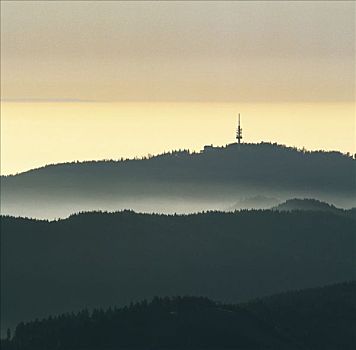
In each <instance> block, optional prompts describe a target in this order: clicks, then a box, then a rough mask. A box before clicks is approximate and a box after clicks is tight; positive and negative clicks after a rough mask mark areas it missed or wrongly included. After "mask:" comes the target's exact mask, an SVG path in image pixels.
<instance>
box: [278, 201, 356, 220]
mask: <svg viewBox="0 0 356 350" xmlns="http://www.w3.org/2000/svg"><path fill="white" fill-rule="evenodd" d="M272 209H273V210H277V211H291V210H304V211H305V210H307V211H324V212H327V213H333V214H338V215H348V216H353V217H354V218H356V216H355V215H356V211H355V210H356V208H351V209H349V210H345V209H341V208H337V207H335V206H334V205H332V204H329V203H326V202H322V201H319V200H317V199H313V198H304V199H301V198H293V199H288V200H286V201H285V202H283V203H280V204H278V205H277V206H275V207H273V208H272Z"/></svg>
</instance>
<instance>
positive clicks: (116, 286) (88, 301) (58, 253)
mask: <svg viewBox="0 0 356 350" xmlns="http://www.w3.org/2000/svg"><path fill="white" fill-rule="evenodd" d="M355 235H356V220H355V219H353V218H352V217H348V216H342V215H334V214H332V213H325V212H307V211H296V212H294V211H293V212H277V211H268V210H266V211H242V212H236V213H221V212H209V213H204V214H196V215H171V216H166V215H149V214H137V213H134V212H130V211H125V212H119V213H113V214H109V213H99V212H97V213H83V214H79V215H74V216H71V217H70V218H68V219H66V220H58V221H52V222H48V221H39V220H30V219H23V218H13V217H2V218H1V296H2V297H1V303H2V304H1V317H2V320H1V321H2V322H1V326H2V327H7V326H9V325H12V326H14V325H15V324H16V323H18V322H19V321H21V320H29V319H34V318H36V317H44V316H45V315H48V314H55V313H61V312H66V311H72V310H73V311H75V310H79V309H82V308H84V307H86V306H88V307H95V306H109V305H114V304H115V305H123V304H127V303H129V302H130V301H131V300H139V299H144V298H149V297H152V296H154V295H202V296H206V297H209V298H212V299H215V300H221V301H224V302H238V301H243V300H248V299H250V298H254V297H258V296H263V295H267V294H272V293H277V292H281V291H285V290H288V289H296V288H306V287H312V286H319V285H324V284H328V283H334V282H338V281H339V282H340V281H345V280H350V279H354V278H355V254H354V253H355V246H354V242H355Z"/></svg>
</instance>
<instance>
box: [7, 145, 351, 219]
mask: <svg viewBox="0 0 356 350" xmlns="http://www.w3.org/2000/svg"><path fill="white" fill-rule="evenodd" d="M355 175H356V160H355V159H353V157H351V156H349V155H345V154H342V153H340V152H323V151H313V152H308V151H305V150H297V149H295V148H291V147H286V146H281V145H277V144H270V143H260V144H241V145H237V144H230V145H227V146H226V147H206V148H205V149H204V151H202V152H201V153H190V152H188V151H177V152H171V153H166V154H161V155H158V156H154V157H151V158H147V159H132V160H121V161H90V162H82V163H79V162H75V163H64V164H57V165H48V166H45V167H43V168H39V169H34V170H31V171H28V172H25V173H21V174H17V175H12V176H5V177H4V176H2V177H1V187H2V202H1V204H2V205H1V207H2V214H8V215H15V216H29V217H38V218H56V217H65V216H68V215H70V214H71V213H73V212H77V211H91V210H98V209H100V210H110V211H112V210H121V209H133V210H136V211H143V212H164V213H174V212H177V213H188V212H197V211H202V210H209V209H210V210H211V209H218V210H225V209H226V208H229V207H231V206H232V205H233V204H234V203H236V202H237V201H239V200H241V199H243V198H246V197H255V196H261V195H262V196H264V197H271V198H281V199H282V200H284V199H287V198H291V197H313V198H319V199H322V200H325V201H329V202H332V203H336V204H338V205H341V206H344V207H350V206H353V205H354V203H355V198H356V183H355ZM39 208H40V209H39Z"/></svg>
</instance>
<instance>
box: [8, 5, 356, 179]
mask: <svg viewBox="0 0 356 350" xmlns="http://www.w3.org/2000/svg"><path fill="white" fill-rule="evenodd" d="M1 98H2V125H5V123H6V125H5V128H6V130H9V125H10V124H11V125H12V129H11V130H12V132H11V133H10V134H8V135H5V136H4V131H3V130H2V135H3V136H4V137H3V139H4V141H3V140H2V155H5V153H6V154H7V156H6V159H7V158H8V159H11V162H12V163H14V162H15V163H16V164H17V165H14V164H13V165H12V166H10V165H8V163H7V161H3V162H2V172H3V173H7V172H13V171H16V170H20V169H24V168H26V167H31V164H32V165H33V166H35V165H38V163H40V164H42V163H44V162H48V161H49V160H48V159H47V158H42V156H41V154H42V153H41V149H45V148H50V149H51V147H55V145H52V144H51V142H52V141H51V138H50V137H49V139H47V140H45V139H44V140H43V144H41V145H40V146H39V150H38V151H37V154H36V156H35V157H34V161H33V162H32V163H31V162H30V163H29V164H27V163H28V162H27V163H26V164H27V165H26V166H24V163H23V161H24V159H22V158H21V157H20V155H21V150H22V149H23V148H24V147H25V145H24V144H23V141H22V139H23V138H22V137H21V134H20V132H18V133H16V130H17V129H18V128H17V126H19V129H21V126H20V124H21V123H22V121H21V120H23V119H24V118H25V119H26V123H28V125H27V128H28V129H27V130H28V135H31V134H33V135H37V134H38V133H40V134H43V133H47V134H50V133H51V132H52V131H53V130H52V128H53V126H51V129H46V128H47V127H49V126H48V123H40V122H38V120H39V118H40V119H41V118H42V120H43V118H52V119H51V122H52V123H54V124H55V125H56V126H57V128H58V129H59V130H61V143H62V144H68V142H69V141H70V139H68V140H69V141H68V142H67V138H68V137H72V136H68V135H71V134H72V133H75V130H74V131H73V130H70V131H68V129H66V127H67V126H68V124H63V121H64V120H67V119H68V115H73V113H74V114H75V111H76V110H77V109H78V108H80V107H78V106H77V105H76V104H78V103H86V102H91V103H92V106H93V110H97V111H100V114H98V115H97V116H96V117H95V116H93V115H92V113H91V118H97V120H96V122H99V120H102V122H103V123H109V124H108V125H107V124H106V125H105V128H110V123H111V122H112V123H113V122H115V127H118V125H119V126H120V128H121V132H122V133H123V135H125V134H126V137H127V140H126V141H125V142H126V144H128V147H130V146H129V144H130V142H132V143H135V146H132V150H134V149H135V150H136V146H137V144H140V142H141V146H142V147H141V149H140V150H137V154H136V155H138V156H139V155H142V154H145V153H148V152H145V151H146V150H147V144H148V143H149V141H150V139H149V137H148V135H147V136H144V135H141V136H140V137H139V138H138V137H137V135H131V134H128V131H127V132H123V130H125V125H128V124H127V123H126V124H125V123H121V122H120V118H122V116H123V115H124V111H127V109H125V108H126V107H127V104H126V103H127V102H137V103H138V104H137V106H136V107H135V106H133V105H131V107H132V108H134V109H135V108H136V109H137V108H141V110H140V112H137V113H136V115H135V117H134V116H132V118H131V119H130V123H134V124H135V123H140V124H141V125H142V127H143V128H145V127H146V125H147V123H150V120H153V119H154V118H160V115H159V113H161V112H162V110H165V109H164V108H163V107H162V108H163V109H162V108H161V107H157V109H155V110H152V109H149V111H150V112H151V113H154V115H152V114H149V113H146V111H145V108H146V107H147V105H145V104H142V102H146V103H147V102H148V103H152V102H155V103H167V102H172V103H173V102H180V103H185V104H186V107H187V108H188V106H193V105H192V104H190V102H196V103H199V105H200V104H205V105H204V107H202V109H197V108H192V109H190V110H187V109H184V108H185V107H184V108H183V107H182V108H183V109H181V111H183V110H185V115H179V114H177V112H178V111H179V108H178V107H177V105H174V104H171V108H173V107H174V106H176V107H175V108H176V109H175V110H174V111H173V110H172V109H169V110H165V116H166V117H168V118H170V117H169V116H172V125H171V127H173V125H176V120H174V121H173V118H176V119H177V120H179V119H183V118H187V116H188V115H189V118H191V119H194V120H195V121H194V122H192V125H195V127H196V128H197V129H194V130H193V131H194V132H195V134H197V133H198V132H199V128H200V127H201V125H200V124H199V123H198V122H197V121H200V120H203V119H204V116H203V115H201V112H202V111H204V110H205V111H207V108H208V110H209V105H210V106H211V109H210V112H211V111H215V115H216V118H215V124H213V125H212V129H211V130H210V133H211V135H214V134H215V132H216V130H219V127H218V124H219V123H220V121H221V120H222V119H221V118H223V119H224V118H225V119H224V120H230V121H231V120H234V118H235V115H236V112H238V111H239V109H241V108H242V105H243V106H244V107H243V109H244V111H245V113H246V118H249V113H250V114H251V115H254V113H255V114H256V112H253V110H254V111H256V108H257V109H258V108H259V107H257V106H263V108H264V109H259V113H261V114H264V115H265V116H266V118H269V120H270V121H271V123H272V124H273V123H275V122H277V120H276V121H274V120H273V113H274V112H273V111H275V110H276V108H277V109H278V105H280V106H282V105H283V107H281V108H280V110H283V111H284V113H286V119H285V120H286V121H287V120H289V119H288V118H290V116H288V108H286V105H288V104H290V106H291V110H294V111H296V109H298V107H296V104H301V105H300V106H304V107H300V110H299V112H298V113H299V114H298V116H299V120H300V121H301V122H302V123H306V122H307V121H308V120H309V121H311V123H310V125H314V126H315V127H317V124H316V123H315V121H316V120H318V121H319V122H320V121H322V120H323V118H322V115H323V114H325V113H326V111H327V110H328V109H327V108H328V106H329V107H330V106H331V105H332V106H333V107H332V108H331V110H333V111H336V115H335V123H338V126H337V127H336V129H338V130H340V132H342V133H344V135H343V138H344V139H345V140H346V141H343V143H342V142H341V143H340V142H338V141H337V138H335V137H334V138H331V137H332V135H333V134H334V132H333V128H334V127H335V126H333V125H329V123H327V125H329V126H330V128H328V129H326V130H324V129H323V128H322V129H323V130H324V131H323V132H324V137H322V135H319V136H318V137H316V139H318V140H320V142H319V143H318V144H316V145H315V144H313V143H311V142H310V141H312V140H311V139H310V140H308V139H307V138H306V137H304V136H302V135H301V137H300V139H299V142H297V143H296V145H298V146H303V145H305V146H306V147H308V146H309V147H314V148H318V147H319V148H327V149H332V148H334V149H340V150H343V151H354V136H355V134H354V112H355V110H354V99H355V3H354V2H351V1H350V2H340V1H338V2H331V1H317V2H292V1H286V2H269V1H266V2H252V1H247V2H237V1H231V2H223V1H220V2H212V1H209V2H202V1H198V2H187V1H182V2H158V1H157V2H156V1H154V2H148V1H144V2H119V1H118V2H114V1H88V2H86V1H78V2H76V1H38V2H36V1H19V2H16V1H1ZM44 101H45V102H48V103H50V104H51V108H52V109H51V110H52V113H51V114H47V115H46V116H45V117H44V116H43V115H42V114H41V113H42V112H43V110H41V111H39V108H40V107H38V102H42V103H43V102H44ZM79 101H81V102H79ZM20 102H21V103H22V104H23V103H26V104H27V105H26V107H24V106H22V107H21V106H18V103H20ZM63 103H67V104H68V105H67V107H68V108H70V107H71V106H72V107H73V108H74V106H75V108H74V109H73V108H72V109H68V108H67V109H64V110H63V108H62V107H61V105H62V104H63ZM98 103H107V104H108V105H107V106H106V107H105V108H104V107H103V108H101V107H100V106H98V105H96V104H98ZM120 103H122V105H121V106H122V109H120ZM212 103H215V105H214V106H215V107H216V104H219V103H220V104H221V103H230V104H229V106H231V105H234V108H233V109H231V108H230V109H229V108H227V109H226V108H225V109H224V108H222V109H220V110H216V108H215V107H213V104H212ZM94 104H95V107H94ZM239 104H241V105H239ZM306 104H310V105H313V108H311V109H310V110H306V109H305V105H306ZM348 104H349V106H348V107H345V106H346V105H348ZM5 105H7V106H5ZM114 105H115V108H114V107H113V106H114ZM268 105H270V106H271V108H269V107H268ZM110 106H111V108H114V109H111V112H108V111H109V109H110V108H109V107H110ZM125 106H126V107H125ZM139 106H141V107H139ZM145 106H146V107H145ZM292 106H294V107H292ZM337 106H342V107H340V108H339V109H338V108H337ZM235 107H236V110H235ZM240 107H241V108H240ZM76 108H77V109H76ZM83 108H84V107H83ZM85 108H86V107H85ZM85 108H84V109H83V110H81V112H80V113H79V112H78V114H77V116H79V115H81V118H82V119H81V120H82V122H83V128H84V129H85V128H86V126H85V125H84V124H85V123H86V122H87V120H86V117H85V114H83V113H82V112H83V111H85ZM40 109H41V108H40ZM19 111H20V112H19ZM105 111H106V112H105ZM113 111H116V112H115V113H116V114H115V113H114V114H115V115H117V117H116V119H115V118H114V117H113ZM223 111H224V113H225V112H227V111H229V113H231V114H229V115H224V114H223V113H222V112H223ZM311 111H312V112H313V114H312V113H311ZM328 111H330V109H329V110H328ZM64 112H65V113H66V114H67V117H66V116H65V115H62V114H60V113H64ZM19 113H20V114H19ZM105 113H106V114H105ZM291 113H292V112H291ZM294 113H295V112H294ZM129 114H130V113H129ZM327 114H329V113H327ZM40 115H41V117H40ZM120 116H121V117H120ZM54 118H57V119H55V120H54ZM251 118H252V117H251ZM271 118H272V119H271ZM278 118H279V117H278ZM311 119H313V120H311ZM90 120H92V119H90ZM110 120H111V122H110ZM251 120H253V121H256V122H257V120H256V119H253V118H252V119H251ZM278 120H279V124H278V125H277V124H275V125H274V128H282V130H283V128H286V127H287V128H288V127H289V126H288V125H287V126H286V125H283V124H282V125H281V124H280V119H278ZM88 122H90V121H88ZM46 125H47V126H46ZM112 125H114V124H112ZM250 126H251V129H252V128H253V127H254V126H255V127H258V126H257V125H256V124H253V123H252V124H251V125H250ZM76 127H78V126H76ZM103 127H104V126H103ZM340 128H341V129H340ZM342 128H344V129H342ZM127 130H131V129H130V128H129V129H127ZM167 130H168V131H166V132H169V128H168V129H167ZM313 132H314V135H315V133H316V132H317V129H315V130H314V129H313ZM78 134H80V135H82V133H81V132H79V131H78ZM329 134H330V135H329ZM252 135H254V134H253V133H252ZM220 136H221V137H220V139H221V140H222V139H223V137H222V134H221V135H220ZM325 136H326V137H325ZM81 137H82V138H81V139H80V140H81V141H80V142H81V145H82V146H83V145H84V144H87V145H89V144H90V142H91V140H92V139H93V138H94V137H95V139H96V140H97V141H99V143H100V140H104V139H103V137H107V135H103V136H101V135H98V134H96V133H95V130H93V131H92V133H91V134H86V135H82V136H81ZM85 137H87V138H85ZM338 137H339V136H338ZM163 139H165V138H163ZM163 139H162V140H163ZM220 139H219V140H220ZM252 139H254V137H252ZM265 139H273V134H266V136H265ZM282 139H283V141H284V142H286V143H293V142H294V140H292V139H288V138H287V139H285V138H282ZM183 140H184V138H182V143H184V142H183ZM208 140H209V139H208ZM231 141H232V140H230V139H229V140H226V142H231ZM275 141H282V140H279V139H277V140H275ZM7 142H9V143H7ZM27 142H28V140H27ZM105 142H107V139H106V140H105ZM162 142H163V143H162V147H161V148H160V149H163V148H168V147H169V146H170V143H169V142H168V143H167V142H166V141H162ZM204 142H205V140H204ZM10 144H11V147H10ZM69 144H70V142H69ZM185 144H186V143H185ZM187 144H188V146H189V142H188V143H187ZM193 144H194V138H192V140H191V143H190V145H191V147H192V148H194V146H193ZM294 144H295V142H294ZM165 145H166V147H165ZM27 146H28V144H27ZM30 146H31V145H30ZM14 147H15V148H16V147H17V148H16V149H15V148H14ZM71 147H72V148H66V147H64V148H63V147H62V148H63V152H62V153H61V156H60V157H59V158H56V157H53V158H52V160H53V162H56V161H59V160H60V159H61V160H65V159H72V158H73V154H77V153H76V152H77V151H78V149H79V148H80V147H81V146H80V145H78V146H77V147H79V148H78V149H75V147H74V146H73V145H72V146H71ZM73 147H74V148H73ZM117 147H119V144H118V143H117V140H115V139H112V148H111V149H112V150H113V149H116V150H117V154H118V156H120V155H121V154H120V150H121V149H120V148H117ZM89 148H90V147H89ZM148 148H149V147H148ZM64 149H65V150H64ZM133 152H134V151H132V152H131V153H130V154H131V155H133ZM52 153H53V152H52ZM56 153H57V152H54V153H53V154H56ZM109 153H110V155H111V154H112V153H113V152H109ZM121 153H125V152H123V151H122V152H121ZM15 154H16V155H17V156H16V157H17V158H16V157H15ZM105 154H107V153H105V152H104V155H105ZM125 154H126V153H125ZM108 155H109V154H108ZM18 157H20V158H18ZM78 157H79V159H87V158H90V154H89V153H85V148H84V146H83V153H80V152H79V153H78ZM93 158H94V156H93Z"/></svg>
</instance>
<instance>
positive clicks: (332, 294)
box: [2, 282, 356, 350]
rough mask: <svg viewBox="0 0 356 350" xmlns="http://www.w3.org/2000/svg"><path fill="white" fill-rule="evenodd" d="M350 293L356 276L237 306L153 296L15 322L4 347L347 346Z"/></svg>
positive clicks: (354, 313) (355, 337)
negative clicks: (352, 280) (119, 305)
mask: <svg viewBox="0 0 356 350" xmlns="http://www.w3.org/2000/svg"><path fill="white" fill-rule="evenodd" d="M355 295H356V282H349V283H342V284H337V285H332V286H328V287H323V288H316V289H308V290H301V291H296V292H288V293H284V294H280V295H275V296H272V297H268V298H263V299H260V300H257V301H252V302H249V303H247V304H236V305H233V304H222V303H216V302H213V301H211V300H209V299H207V298H202V297H200V298H198V297H171V298H168V297H165V298H160V297H154V298H153V299H152V301H150V302H147V300H143V301H141V302H138V303H131V304H130V306H128V307H123V308H109V309H106V310H103V309H95V310H94V311H91V312H89V311H88V310H87V309H85V310H82V311H80V312H78V313H67V314H62V315H59V316H51V317H48V318H46V319H42V320H36V321H31V322H28V323H20V324H19V325H18V326H17V327H16V330H15V332H14V336H13V337H12V338H11V335H10V334H9V337H8V340H3V341H2V349H3V350H72V349H73V350H74V349H95V350H102V349H147V348H149V349H182V348H183V349H236V350H237V349H241V350H247V349H251V350H252V349H261V350H268V349H271V350H272V349H273V350H277V349H280V350H291V349H295V350H297V349H300V350H302V349H305V350H306V349H308V350H318V349H320V350H325V349H330V350H335V349H343V350H348V349H350V350H351V349H354V347H355V345H356V333H355V332H354V331H355V329H356V300H355Z"/></svg>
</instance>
